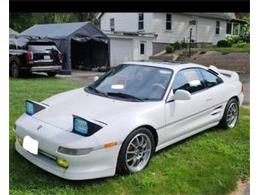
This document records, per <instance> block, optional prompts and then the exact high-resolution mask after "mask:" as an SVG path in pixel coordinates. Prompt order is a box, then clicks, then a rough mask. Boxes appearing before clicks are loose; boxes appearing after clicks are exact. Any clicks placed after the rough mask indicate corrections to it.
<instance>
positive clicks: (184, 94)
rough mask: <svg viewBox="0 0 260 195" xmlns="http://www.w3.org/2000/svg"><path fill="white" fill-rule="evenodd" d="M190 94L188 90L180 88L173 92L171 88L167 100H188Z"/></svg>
mask: <svg viewBox="0 0 260 195" xmlns="http://www.w3.org/2000/svg"><path fill="white" fill-rule="evenodd" d="M190 99H191V94H190V92H188V91H186V90H182V89H178V90H177V91H176V92H175V93H173V90H171V92H170V95H169V97H168V101H172V100H190Z"/></svg>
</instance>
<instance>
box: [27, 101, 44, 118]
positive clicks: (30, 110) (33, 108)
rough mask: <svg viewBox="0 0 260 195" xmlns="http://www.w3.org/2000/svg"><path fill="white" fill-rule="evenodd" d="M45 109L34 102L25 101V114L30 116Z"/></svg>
mask: <svg viewBox="0 0 260 195" xmlns="http://www.w3.org/2000/svg"><path fill="white" fill-rule="evenodd" d="M44 108H45V107H44V106H42V105H40V104H37V103H35V102H32V101H30V100H25V112H26V114H28V115H30V116H32V115H33V114H35V113H37V112H39V111H41V110H43V109H44Z"/></svg>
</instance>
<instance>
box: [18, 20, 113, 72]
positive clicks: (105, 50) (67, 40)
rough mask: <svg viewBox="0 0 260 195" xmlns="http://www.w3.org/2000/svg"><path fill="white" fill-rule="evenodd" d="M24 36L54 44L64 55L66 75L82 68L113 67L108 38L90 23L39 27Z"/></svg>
mask: <svg viewBox="0 0 260 195" xmlns="http://www.w3.org/2000/svg"><path fill="white" fill-rule="evenodd" d="M21 35H27V36H38V37H41V38H48V39H51V40H53V41H54V42H55V43H56V45H57V47H58V48H59V50H60V51H61V52H62V53H63V54H64V65H63V72H64V73H70V72H71V69H72V68H74V67H77V66H79V65H81V66H83V67H85V68H86V69H90V68H93V67H101V66H106V67H108V66H109V64H110V59H109V57H110V54H109V51H110V48H109V47H110V41H109V38H108V37H107V36H106V34H104V33H103V32H102V31H101V30H99V29H98V28H97V27H96V26H95V25H94V24H92V23H91V22H76V23H58V24H39V25H34V26H32V27H30V28H28V29H27V30H25V31H23V32H22V33H21Z"/></svg>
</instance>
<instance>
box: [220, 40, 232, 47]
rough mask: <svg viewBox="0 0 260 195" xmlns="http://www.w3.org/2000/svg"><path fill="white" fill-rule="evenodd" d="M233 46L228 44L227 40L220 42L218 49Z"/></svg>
mask: <svg viewBox="0 0 260 195" xmlns="http://www.w3.org/2000/svg"><path fill="white" fill-rule="evenodd" d="M231 46H232V44H231V43H230V42H228V41H227V40H220V41H218V43H217V47H231Z"/></svg>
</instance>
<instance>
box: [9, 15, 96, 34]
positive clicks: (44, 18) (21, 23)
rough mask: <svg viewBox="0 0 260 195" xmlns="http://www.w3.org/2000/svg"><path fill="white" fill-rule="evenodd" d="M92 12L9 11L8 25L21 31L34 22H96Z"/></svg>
mask: <svg viewBox="0 0 260 195" xmlns="http://www.w3.org/2000/svg"><path fill="white" fill-rule="evenodd" d="M95 16H96V13H94V12H81V13H10V27H11V28H12V29H14V30H15V31H18V32H21V31H24V30H25V29H27V28H29V27H31V26H33V25H34V24H50V23H64V22H85V21H92V22H93V23H94V24H96V25H97V24H98V22H97V20H96V18H95Z"/></svg>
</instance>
